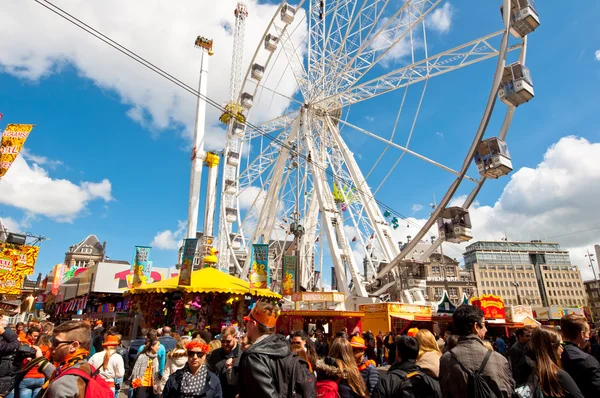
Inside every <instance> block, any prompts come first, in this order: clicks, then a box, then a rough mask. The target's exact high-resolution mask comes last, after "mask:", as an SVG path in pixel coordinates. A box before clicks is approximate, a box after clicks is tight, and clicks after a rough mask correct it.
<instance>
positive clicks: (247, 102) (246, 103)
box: [241, 93, 254, 109]
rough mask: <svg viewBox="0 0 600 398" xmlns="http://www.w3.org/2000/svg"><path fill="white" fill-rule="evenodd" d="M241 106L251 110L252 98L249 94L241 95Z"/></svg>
mask: <svg viewBox="0 0 600 398" xmlns="http://www.w3.org/2000/svg"><path fill="white" fill-rule="evenodd" d="M241 98H242V106H243V107H244V108H246V109H250V108H252V104H253V103H254V96H253V95H252V94H250V93H242V97H241Z"/></svg>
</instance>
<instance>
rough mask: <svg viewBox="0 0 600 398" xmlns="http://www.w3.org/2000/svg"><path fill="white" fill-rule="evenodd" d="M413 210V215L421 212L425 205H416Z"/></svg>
mask: <svg viewBox="0 0 600 398" xmlns="http://www.w3.org/2000/svg"><path fill="white" fill-rule="evenodd" d="M411 210H412V212H413V213H416V212H418V211H421V210H423V205H420V204H418V203H415V204H414V205H412V209H411Z"/></svg>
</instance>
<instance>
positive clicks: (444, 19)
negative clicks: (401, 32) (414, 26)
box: [426, 2, 454, 33]
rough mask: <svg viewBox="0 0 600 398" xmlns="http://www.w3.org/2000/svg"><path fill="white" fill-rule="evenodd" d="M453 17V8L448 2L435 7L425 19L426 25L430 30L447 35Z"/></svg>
mask: <svg viewBox="0 0 600 398" xmlns="http://www.w3.org/2000/svg"><path fill="white" fill-rule="evenodd" d="M453 15H454V7H453V6H452V4H450V3H449V2H446V3H444V5H443V6H441V7H437V8H436V9H435V10H434V11H433V12H432V13H431V14H429V16H428V17H427V19H426V24H427V26H429V27H430V28H431V29H433V30H436V31H438V32H440V33H448V32H449V31H450V28H451V26H452V17H453Z"/></svg>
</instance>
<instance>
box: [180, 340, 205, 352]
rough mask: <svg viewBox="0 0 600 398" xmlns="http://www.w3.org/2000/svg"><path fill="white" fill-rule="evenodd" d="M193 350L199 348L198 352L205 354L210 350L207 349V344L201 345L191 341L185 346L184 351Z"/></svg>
mask: <svg viewBox="0 0 600 398" xmlns="http://www.w3.org/2000/svg"><path fill="white" fill-rule="evenodd" d="M194 348H199V349H200V351H202V352H203V353H205V354H207V353H208V351H209V350H210V348H209V347H208V344H205V343H201V342H200V341H198V340H192V341H190V342H189V343H187V344H186V345H185V349H186V350H193V349H194Z"/></svg>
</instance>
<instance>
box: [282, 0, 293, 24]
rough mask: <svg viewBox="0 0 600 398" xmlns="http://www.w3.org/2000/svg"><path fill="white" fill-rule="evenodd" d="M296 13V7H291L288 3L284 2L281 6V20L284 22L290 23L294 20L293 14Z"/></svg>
mask: <svg viewBox="0 0 600 398" xmlns="http://www.w3.org/2000/svg"><path fill="white" fill-rule="evenodd" d="M295 15H296V9H295V8H294V7H292V6H291V5H289V4H287V3H286V4H284V5H283V6H282V7H281V20H282V21H283V22H284V23H286V24H290V23H292V22H294V16H295Z"/></svg>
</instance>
